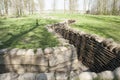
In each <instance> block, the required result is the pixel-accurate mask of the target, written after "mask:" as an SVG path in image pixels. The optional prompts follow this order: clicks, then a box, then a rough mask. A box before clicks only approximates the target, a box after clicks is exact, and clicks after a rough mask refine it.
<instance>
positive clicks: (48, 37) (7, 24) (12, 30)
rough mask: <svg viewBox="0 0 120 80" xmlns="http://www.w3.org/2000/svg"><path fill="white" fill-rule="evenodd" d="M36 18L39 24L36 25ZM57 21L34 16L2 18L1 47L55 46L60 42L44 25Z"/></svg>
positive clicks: (0, 26) (0, 25) (0, 27)
mask: <svg viewBox="0 0 120 80" xmlns="http://www.w3.org/2000/svg"><path fill="white" fill-rule="evenodd" d="M36 19H38V23H39V25H36ZM55 22H57V21H56V20H49V19H42V18H40V19H39V18H38V17H33V16H31V17H29V16H28V17H21V18H7V19H4V18H0V35H1V36H0V49H2V48H46V47H54V46H56V45H57V44H58V43H59V42H58V41H57V39H56V38H55V37H54V36H53V35H52V34H51V33H49V32H48V31H47V29H46V28H45V27H44V26H45V25H47V24H53V23H55Z"/></svg>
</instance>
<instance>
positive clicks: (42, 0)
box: [38, 0, 45, 13]
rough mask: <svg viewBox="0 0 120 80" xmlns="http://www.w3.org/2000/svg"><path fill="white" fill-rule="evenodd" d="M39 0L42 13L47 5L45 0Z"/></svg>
mask: <svg viewBox="0 0 120 80" xmlns="http://www.w3.org/2000/svg"><path fill="white" fill-rule="evenodd" d="M38 1H39V6H40V12H41V13H42V12H43V10H44V6H45V4H44V0H38Z"/></svg>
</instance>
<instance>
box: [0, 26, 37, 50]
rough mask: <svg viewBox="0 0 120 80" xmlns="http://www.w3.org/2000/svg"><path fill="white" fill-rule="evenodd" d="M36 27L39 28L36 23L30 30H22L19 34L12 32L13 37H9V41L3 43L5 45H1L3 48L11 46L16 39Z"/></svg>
mask: <svg viewBox="0 0 120 80" xmlns="http://www.w3.org/2000/svg"><path fill="white" fill-rule="evenodd" d="M35 28H37V26H36V25H35V26H34V27H32V28H31V29H29V30H26V31H24V32H21V33H20V34H17V35H12V34H10V35H11V36H12V37H11V38H10V39H8V40H7V41H5V42H4V43H3V44H4V45H3V46H0V48H1V49H3V48H8V47H10V46H11V44H12V43H13V42H15V41H17V40H18V39H20V38H21V37H22V36H23V35H25V34H27V33H29V32H30V31H32V30H34V29H35Z"/></svg>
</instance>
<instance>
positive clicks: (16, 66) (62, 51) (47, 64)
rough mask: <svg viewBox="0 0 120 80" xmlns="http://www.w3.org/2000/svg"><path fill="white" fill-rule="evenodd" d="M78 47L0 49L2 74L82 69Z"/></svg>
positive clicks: (66, 71) (65, 71) (0, 69)
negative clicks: (78, 56) (78, 57)
mask: <svg viewBox="0 0 120 80" xmlns="http://www.w3.org/2000/svg"><path fill="white" fill-rule="evenodd" d="M79 68H80V67H79V64H78V59H77V53H76V49H75V48H74V47H73V46H66V47H65V46H61V47H53V48H46V49H44V50H42V49H41V48H40V49H37V50H34V49H17V48H15V49H11V50H8V49H3V50H0V74H1V73H7V72H16V73H27V72H31V73H32V72H33V73H48V72H56V73H59V72H64V73H68V72H71V71H77V70H78V71H80V70H79Z"/></svg>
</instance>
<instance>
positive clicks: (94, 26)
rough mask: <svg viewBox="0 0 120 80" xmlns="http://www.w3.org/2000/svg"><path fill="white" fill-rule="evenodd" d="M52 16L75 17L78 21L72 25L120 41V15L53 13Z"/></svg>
mask: <svg viewBox="0 0 120 80" xmlns="http://www.w3.org/2000/svg"><path fill="white" fill-rule="evenodd" d="M51 15H52V16H55V17H58V18H59V19H60V18H67V19H75V20H76V21H77V22H76V23H75V24H73V25H71V26H72V27H73V28H76V29H78V30H81V31H85V32H87V33H90V34H98V35H99V36H102V37H105V38H112V39H114V40H115V41H116V42H120V16H103V15H81V14H51Z"/></svg>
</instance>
